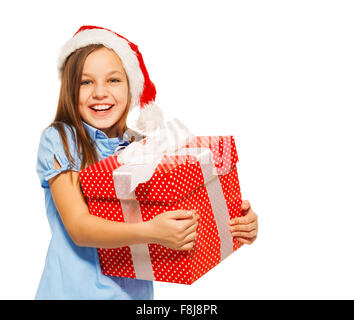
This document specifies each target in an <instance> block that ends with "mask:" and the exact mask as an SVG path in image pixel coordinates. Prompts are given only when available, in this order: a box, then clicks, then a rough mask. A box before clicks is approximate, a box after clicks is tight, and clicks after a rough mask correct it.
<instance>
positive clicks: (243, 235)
mask: <svg viewBox="0 0 354 320" xmlns="http://www.w3.org/2000/svg"><path fill="white" fill-rule="evenodd" d="M231 234H232V236H233V237H236V238H239V237H240V238H246V239H253V238H254V237H256V236H257V230H252V231H250V232H242V231H235V232H232V233H231Z"/></svg>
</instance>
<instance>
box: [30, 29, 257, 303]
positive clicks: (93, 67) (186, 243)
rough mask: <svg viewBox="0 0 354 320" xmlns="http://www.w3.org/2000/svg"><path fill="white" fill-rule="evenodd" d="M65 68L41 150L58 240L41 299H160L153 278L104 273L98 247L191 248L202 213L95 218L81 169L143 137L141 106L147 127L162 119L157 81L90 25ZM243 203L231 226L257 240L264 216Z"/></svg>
mask: <svg viewBox="0 0 354 320" xmlns="http://www.w3.org/2000/svg"><path fill="white" fill-rule="evenodd" d="M59 73H60V75H61V88H60V94H59V102H58V108H57V113H56V116H55V119H54V121H53V123H52V124H51V125H50V126H49V127H48V128H47V129H46V130H45V131H44V132H43V134H42V136H41V140H40V144H39V150H38V161H37V172H38V175H39V178H40V182H41V186H42V187H43V189H44V194H45V204H46V210H47V217H48V221H49V224H50V228H51V233H52V239H51V241H50V245H49V248H48V252H47V257H46V262H45V267H44V271H43V274H42V277H41V280H40V283H39V287H38V290H37V293H36V299H153V283H152V281H146V280H138V279H131V278H119V277H110V276H105V275H103V274H102V272H101V269H100V264H99V258H98V253H97V249H96V248H117V247H121V246H128V245H132V244H139V243H159V244H161V245H164V246H166V247H169V248H172V249H174V250H190V249H192V247H193V244H194V240H195V238H196V235H197V233H196V229H197V225H198V218H199V216H198V215H196V213H195V212H194V211H184V210H178V211H169V212H165V213H164V214H162V215H158V216H156V217H155V218H154V219H152V220H150V221H148V222H141V223H129V224H127V223H120V222H113V221H108V220H105V219H102V218H99V217H96V216H93V215H91V214H89V210H88V206H87V204H86V201H85V199H84V196H83V194H82V191H81V188H80V182H79V171H80V170H81V169H83V168H85V167H87V166H89V165H91V164H93V163H95V162H97V161H99V160H100V159H103V158H105V157H108V156H110V155H112V154H113V153H114V151H115V150H116V149H117V148H119V147H121V146H126V145H128V144H129V143H130V142H131V141H133V140H139V139H141V138H142V136H141V135H140V134H138V133H137V132H134V131H132V130H131V129H129V128H127V126H126V119H127V115H128V112H129V110H130V109H131V108H132V107H134V106H136V105H140V106H141V107H142V109H141V119H140V122H139V123H140V126H141V125H142V126H143V127H144V126H145V128H146V126H150V127H151V124H153V121H154V120H156V119H159V114H158V112H156V106H155V105H154V103H153V102H154V99H155V94H156V91H155V87H154V85H153V83H152V82H151V81H150V79H149V76H148V73H147V71H146V68H145V65H144V62H143V59H142V57H141V54H140V52H139V50H138V48H137V46H136V45H134V44H133V43H131V42H129V41H128V40H127V39H125V38H123V37H121V36H120V35H118V34H116V33H115V32H113V31H111V30H108V29H104V28H100V27H93V26H83V27H81V28H80V29H79V30H78V31H77V32H76V33H75V35H74V36H73V38H72V39H70V40H69V41H68V42H67V43H66V44H65V45H64V47H63V49H62V52H61V54H60V57H59ZM151 112H152V113H153V115H152V116H151V114H149V113H151ZM242 208H243V210H244V217H242V218H237V219H234V220H233V221H230V232H231V233H232V235H233V236H236V237H238V239H239V241H241V242H242V243H248V244H250V243H252V242H253V241H254V240H255V239H256V237H257V230H258V223H257V215H256V214H255V213H254V212H253V211H252V209H251V207H250V205H249V203H248V202H244V203H243V204H242Z"/></svg>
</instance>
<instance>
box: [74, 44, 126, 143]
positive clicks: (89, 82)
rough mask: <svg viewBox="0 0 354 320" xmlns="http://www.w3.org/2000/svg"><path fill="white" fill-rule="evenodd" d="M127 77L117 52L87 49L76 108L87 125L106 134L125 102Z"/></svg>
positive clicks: (112, 130) (110, 131)
mask: <svg viewBox="0 0 354 320" xmlns="http://www.w3.org/2000/svg"><path fill="white" fill-rule="evenodd" d="M128 91H129V86H128V78H127V76H126V74H125V71H124V68H123V65H122V62H121V60H120V58H119V57H118V55H117V54H116V53H115V52H114V51H113V50H110V49H108V48H100V49H97V50H95V51H94V52H92V53H90V54H89V55H88V56H87V58H86V61H85V63H84V68H83V72H82V77H81V85H80V91H79V112H80V115H81V117H82V119H83V120H84V121H85V122H86V123H88V124H89V125H91V126H93V127H95V128H97V129H100V130H102V131H103V132H104V133H106V135H107V136H108V137H109V138H112V137H116V136H117V135H118V133H117V132H115V130H114V125H115V124H116V123H117V122H118V121H119V119H120V118H121V117H122V115H123V113H124V111H125V109H126V108H127V104H128Z"/></svg>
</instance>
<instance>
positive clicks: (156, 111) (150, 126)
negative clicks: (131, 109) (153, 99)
mask: <svg viewBox="0 0 354 320" xmlns="http://www.w3.org/2000/svg"><path fill="white" fill-rule="evenodd" d="M163 120H164V119H163V112H162V109H161V108H160V107H159V106H158V105H157V104H155V103H150V104H147V105H145V106H144V108H141V109H140V114H139V119H138V121H137V123H136V125H137V128H138V129H139V130H140V131H141V132H143V133H144V134H146V135H149V133H151V132H153V131H155V130H157V129H158V128H160V127H162V126H163Z"/></svg>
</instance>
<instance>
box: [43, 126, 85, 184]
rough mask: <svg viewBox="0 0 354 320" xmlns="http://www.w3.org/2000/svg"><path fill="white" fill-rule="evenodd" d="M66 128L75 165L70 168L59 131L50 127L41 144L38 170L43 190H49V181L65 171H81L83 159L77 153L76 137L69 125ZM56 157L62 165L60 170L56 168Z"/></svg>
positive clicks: (44, 133) (45, 132)
mask: <svg viewBox="0 0 354 320" xmlns="http://www.w3.org/2000/svg"><path fill="white" fill-rule="evenodd" d="M64 128H65V133H66V137H67V141H68V147H69V151H70V154H71V157H72V159H73V165H72V167H71V168H70V163H69V159H68V157H67V156H66V153H65V150H64V146H63V142H62V140H61V137H60V134H59V131H58V130H57V129H56V128H54V127H49V128H47V129H46V130H44V132H43V133H42V136H41V139H40V142H39V147H38V153H37V168H36V169H37V174H38V177H39V180H40V183H41V186H42V187H43V188H49V183H48V181H49V179H51V178H53V177H55V176H56V175H57V174H59V173H61V172H63V171H67V170H73V171H80V165H81V157H80V156H79V154H78V152H77V146H76V142H75V141H76V139H75V136H74V135H73V133H72V132H71V130H70V129H69V127H68V126H67V125H65V126H64ZM74 132H75V131H74ZM54 157H55V158H56V159H57V161H58V163H59V164H60V169H58V170H56V169H55V167H54Z"/></svg>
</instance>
